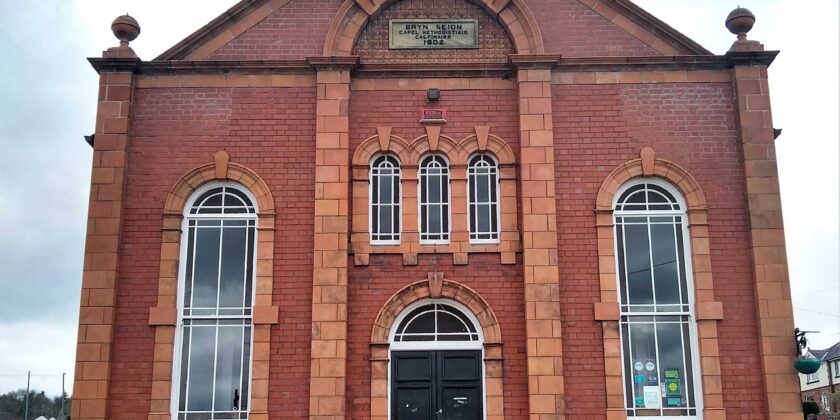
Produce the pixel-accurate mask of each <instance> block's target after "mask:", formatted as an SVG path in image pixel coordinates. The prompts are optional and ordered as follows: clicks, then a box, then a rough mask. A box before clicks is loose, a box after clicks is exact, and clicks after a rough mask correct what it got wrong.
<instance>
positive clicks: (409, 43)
mask: <svg viewBox="0 0 840 420" xmlns="http://www.w3.org/2000/svg"><path fill="white" fill-rule="evenodd" d="M388 22H389V24H390V33H389V37H388V38H389V39H388V47H389V48H390V49H392V50H405V49H466V48H478V21H477V20H475V19H440V20H438V19H391V20H390V21H388Z"/></svg>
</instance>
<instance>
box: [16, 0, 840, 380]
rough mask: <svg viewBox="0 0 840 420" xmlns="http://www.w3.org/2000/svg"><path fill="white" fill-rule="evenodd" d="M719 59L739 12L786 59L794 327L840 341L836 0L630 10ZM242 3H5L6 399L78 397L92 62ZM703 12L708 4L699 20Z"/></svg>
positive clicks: (141, 47)
mask: <svg viewBox="0 0 840 420" xmlns="http://www.w3.org/2000/svg"><path fill="white" fill-rule="evenodd" d="M636 2H637V3H638V4H639V5H641V6H642V7H644V8H645V9H646V10H648V11H649V12H651V13H652V14H654V15H656V16H658V17H659V18H661V19H663V20H664V21H665V22H667V23H669V24H670V25H671V26H673V27H675V28H677V29H678V30H680V31H682V32H683V33H685V34H686V35H688V36H689V37H691V38H692V39H694V40H695V41H697V42H699V43H700V44H701V45H703V46H704V47H706V48H707V49H709V50H711V51H712V52H714V53H715V54H723V53H725V52H726V50H728V48H729V46H730V45H731V44H732V42H733V41H734V36H733V35H731V34H730V33H729V32H728V31H727V30H726V29H725V28H724V25H723V22H724V19H725V17H726V15H727V14H728V13H729V11H731V10H732V9H733V8H734V7H736V6H737V5H738V4H740V5H742V6H744V7H748V8H750V9H751V10H752V11H753V12H754V13H755V14H756V16H757V19H758V21H757V23H756V26H755V29H754V30H753V31H752V32H751V33H750V38H752V39H757V40H760V41H762V42H763V43H764V44H765V46H766V47H767V48H768V49H778V50H781V51H782V53H781V54H780V55H779V57H778V59H777V60H776V62H775V63H774V64H773V65H772V66H771V68H770V83H771V92H772V101H773V115H774V119H775V121H774V125H775V126H776V127H780V128H783V129H784V134H782V136H781V137H780V138H779V140H778V141H777V142H776V145H777V150H778V159H779V167H780V168H779V169H780V174H781V184H782V200H783V202H782V204H783V208H784V215H785V226H786V234H787V244H788V258H789V261H790V271H791V287H792V296H793V304H794V307H795V314H796V323H797V325H798V326H799V327H800V328H803V329H809V330H819V331H822V334H818V335H814V336H813V340H812V344H813V346H814V347H815V348H821V347H824V346H827V345H830V344H831V343H834V342H836V341H838V340H840V309H838V307H840V288H838V286H840V270H838V256H839V255H840V247H839V246H838V242H840V241H839V240H838V238H839V237H840V234H838V221H840V210H838V196H840V183H838V179H840V176H838V156H840V151H839V150H838V137H840V135H838V131H839V130H838V113H839V112H840V109H839V108H838V78H840V73H838V61H839V60H840V59H839V58H838V51H839V50H840V45H838V37H839V36H838V27H839V26H840V24H839V23H838V22H840V11H838V2H837V0H809V1H801V0H737V1H734V0H733V1H723V0H703V1H702V2H701V1H697V0H636ZM235 3H236V2H235V1H234V0H178V1H172V0H142V1H141V0H73V1H67V0H43V1H41V0H39V1H20V0H0V267H2V271H0V287H2V288H1V289H0V290H2V293H0V393H2V392H5V391H7V390H11V389H16V388H22V387H25V385H26V371H27V370H32V373H33V378H32V385H33V387H35V388H39V389H46V390H47V391H48V392H49V393H53V394H57V393H58V392H59V391H60V389H61V373H62V372H67V374H68V376H67V377H68V381H67V388H68V391H69V389H70V388H71V387H72V377H73V361H74V352H75V337H76V329H77V319H78V310H79V309H78V303H79V288H80V281H81V271H82V254H83V246H84V234H85V221H86V216H87V200H88V190H89V181H90V167H91V154H92V153H91V148H90V146H88V145H87V144H85V143H84V141H83V139H82V136H83V135H86V134H91V133H92V132H93V130H94V119H95V111H96V94H97V80H98V79H97V75H96V72H94V70H93V69H92V68H91V67H90V65H89V64H88V63H87V61H86V60H85V58H86V57H97V56H100V55H101V52H102V50H103V49H106V48H108V47H111V46H114V45H116V43H117V41H116V40H115V39H114V37H113V35H112V34H111V31H110V23H111V21H112V20H113V19H114V18H115V17H116V16H118V15H120V14H123V13H126V12H128V13H130V14H131V15H132V16H134V17H135V18H137V20H138V21H139V22H140V26H141V27H142V33H141V34H140V37H139V38H138V39H137V40H136V41H135V42H133V43H132V47H133V48H134V50H135V51H136V52H137V54H138V55H139V56H140V57H141V58H143V59H145V60H151V59H152V58H154V57H156V56H157V55H158V54H160V53H161V52H163V51H164V50H166V49H167V48H169V47H170V46H172V45H174V44H175V43H177V42H178V41H180V40H181V39H183V38H184V37H185V36H187V35H189V34H190V33H191V32H192V31H194V30H196V29H198V28H199V27H201V26H202V25H203V24H205V23H206V22H208V21H209V20H211V19H213V18H214V17H216V16H218V15H219V14H220V13H222V12H223V11H224V10H226V9H227V8H229V7H230V6H232V5H233V4H235ZM698 5H702V8H700V7H699V6H698Z"/></svg>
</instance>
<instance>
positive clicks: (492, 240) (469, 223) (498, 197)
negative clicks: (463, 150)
mask: <svg viewBox="0 0 840 420" xmlns="http://www.w3.org/2000/svg"><path fill="white" fill-rule="evenodd" d="M479 156H483V157H485V158H488V159H489V160H490V161H492V162H493V165H495V166H494V167H495V169H496V173H495V175H496V182H495V184H493V185H489V186H490V187H491V188H493V187H495V189H496V200H495V201H492V200H491V201H488V202H486V203H476V205H487V204H489V205H495V206H496V212H495V213H496V214H495V216H496V230H495V231H492V232H478V231H477V230H476V229H477V226H473V222H472V217H471V212H470V208H471V207H472V206H473V204H474V203H473V201H472V197H471V195H470V189H471V187H472V185H471V184H472V183H471V182H470V178H471V171H472V168H473V165H472V161H473V159H475V158H477V157H479ZM500 175H501V168H500V167H499V161H498V160H497V159H496V157H495V156H493V155H491V154H489V153H476V154H474V155H472V156H470V158H469V159H467V200H466V201H467V236H468V237H469V241H470V243H471V244H475V245H493V244H498V243H499V242H500V240H501V231H502V197H501V193H502V188H501V176H500ZM491 195H492V194H488V199H489V198H490V196H491ZM477 222H478V213H477V212H476V223H477ZM473 234H477V235H482V234H491V235H494V236H495V238H490V239H473V238H472V236H473Z"/></svg>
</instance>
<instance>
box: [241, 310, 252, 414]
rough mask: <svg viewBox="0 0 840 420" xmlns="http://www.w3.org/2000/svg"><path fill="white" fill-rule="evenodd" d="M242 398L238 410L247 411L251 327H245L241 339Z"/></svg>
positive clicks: (249, 382) (249, 388)
mask: <svg viewBox="0 0 840 420" xmlns="http://www.w3.org/2000/svg"><path fill="white" fill-rule="evenodd" d="M242 363H243V364H242V392H241V393H240V395H241V396H242V398H241V399H240V401H239V409H240V410H242V411H246V410H248V397H249V395H250V392H251V366H250V365H251V326H250V325H249V326H246V327H245V335H244V336H243V337H242Z"/></svg>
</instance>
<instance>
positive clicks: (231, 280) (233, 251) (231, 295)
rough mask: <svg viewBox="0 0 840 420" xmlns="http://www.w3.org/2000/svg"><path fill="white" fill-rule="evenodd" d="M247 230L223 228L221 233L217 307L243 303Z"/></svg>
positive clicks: (238, 305)
mask: <svg viewBox="0 0 840 420" xmlns="http://www.w3.org/2000/svg"><path fill="white" fill-rule="evenodd" d="M246 233H247V230H246V229H243V228H228V229H224V234H223V235H222V275H221V280H220V283H219V284H220V286H221V289H220V290H219V307H243V306H244V305H245V299H244V294H245V264H246V260H245V257H246V255H247V249H246V247H247V242H248V241H247V238H246Z"/></svg>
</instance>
